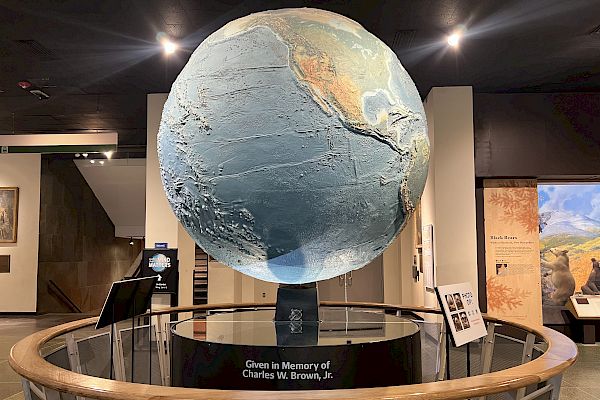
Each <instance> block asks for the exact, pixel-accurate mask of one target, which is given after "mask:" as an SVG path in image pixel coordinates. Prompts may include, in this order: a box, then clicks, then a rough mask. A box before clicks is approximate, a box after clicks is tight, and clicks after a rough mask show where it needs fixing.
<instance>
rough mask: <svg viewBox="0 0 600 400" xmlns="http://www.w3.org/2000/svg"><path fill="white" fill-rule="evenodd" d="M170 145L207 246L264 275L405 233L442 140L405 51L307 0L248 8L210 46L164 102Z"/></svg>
mask: <svg viewBox="0 0 600 400" xmlns="http://www.w3.org/2000/svg"><path fill="white" fill-rule="evenodd" d="M158 155H159V161H160V170H161V177H162V181H163V186H164V188H165V191H166V194H167V199H168V201H169V203H170V204H171V207H172V208H173V211H174V212H175V215H176V216H177V218H178V219H179V220H180V221H181V223H182V224H183V226H184V227H185V228H186V229H187V231H188V232H189V234H190V235H191V236H192V237H193V238H194V240H195V241H196V243H198V245H199V246H200V247H202V248H203V249H204V250H205V251H206V252H207V253H209V254H210V255H211V256H213V257H214V258H215V259H217V260H219V261H220V262H222V263H224V264H226V265H228V266H230V267H231V268H234V269H236V270H238V271H240V272H242V273H245V274H247V275H250V276H253V277H255V278H259V279H262V280H266V281H271V282H280V283H306V282H314V281H318V280H323V279H328V278H332V277H335V276H338V275H341V274H343V273H346V272H349V271H352V270H354V269H357V268H360V267H362V266H364V265H366V264H368V263H369V262H370V261H371V260H373V259H374V258H375V257H377V256H378V255H379V254H381V253H382V252H383V251H384V249H385V248H386V247H387V246H388V245H389V244H390V243H391V242H392V241H393V240H394V238H395V237H396V236H397V235H398V233H399V232H400V231H401V229H402V228H403V227H404V225H405V224H406V221H407V220H408V218H409V217H410V214H411V213H412V211H413V210H414V207H415V205H416V204H417V203H418V201H419V198H420V196H421V194H422V192H423V188H424V185H425V180H426V177H427V170H428V162H429V142H428V139H427V124H426V121H425V112H424V110H423V106H422V103H421V98H420V96H419V93H418V92H417V89H416V88H415V85H414V83H413V82H412V80H411V79H410V76H409V75H408V73H407V72H406V70H405V69H404V68H403V67H402V65H401V64H400V62H399V61H398V58H397V57H396V55H395V54H394V52H392V51H391V50H390V49H389V48H388V47H387V46H386V45H385V44H384V43H383V42H382V41H380V40H379V39H378V38H377V37H375V36H373V35H372V34H371V33H369V32H367V31H366V30H365V29H364V28H363V27H361V26H360V25H359V24H358V23H356V22H354V21H352V20H350V19H348V18H346V17H343V16H341V15H338V14H335V13H332V12H328V11H323V10H317V9H308V8H302V9H282V10H276V11H266V12H261V13H257V14H251V15H248V16H246V17H243V18H240V19H237V20H235V21H232V22H230V23H228V24H227V25H225V26H224V27H222V28H221V29H219V30H218V31H216V32H215V33H213V34H212V35H210V36H209V37H208V38H207V39H206V40H205V41H203V42H202V43H201V44H200V46H198V48H197V49H196V51H195V52H194V53H193V54H192V56H191V58H190V60H189V61H188V63H187V65H186V66H185V67H184V68H183V70H182V71H181V73H180V74H179V76H178V77H177V79H176V80H175V82H174V83H173V86H172V88H171V92H170V93H169V97H168V100H167V102H166V104H165V106H164V110H163V114H162V120H161V124H160V129H159V136H158Z"/></svg>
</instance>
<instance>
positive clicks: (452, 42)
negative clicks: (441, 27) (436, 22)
mask: <svg viewBox="0 0 600 400" xmlns="http://www.w3.org/2000/svg"><path fill="white" fill-rule="evenodd" d="M460 38H461V34H460V33H458V32H454V33H453V34H451V35H449V36H448V45H449V46H451V47H458V44H459V43H460Z"/></svg>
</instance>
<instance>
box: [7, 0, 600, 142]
mask: <svg viewBox="0 0 600 400" xmlns="http://www.w3.org/2000/svg"><path fill="white" fill-rule="evenodd" d="M299 6H310V7H317V8H324V9H328V10H332V11H335V12H338V13H341V14H344V15H346V16H348V17H350V18H352V19H354V20H356V21H358V22H359V23H361V24H362V25H363V26H364V27H365V28H366V29H368V30H369V31H371V32H372V33H374V34H375V35H377V36H378V37H380V38H381V39H382V40H383V41H384V42H386V43H387V44H388V45H389V46H390V47H391V48H392V49H393V50H394V51H395V52H396V53H397V54H398V57H399V58H400V61H401V62H402V63H403V64H404V66H405V67H406V69H407V70H408V72H409V73H410V74H411V76H412V77H413V79H414V81H415V83H416V84H417V87H418V88H419V91H420V92H421V95H422V96H425V95H426V94H427V93H428V91H429V90H430V88H431V87H432V86H450V85H472V86H473V87H474V90H475V91H476V92H519V91H525V92H533V91H544V92H569V91H571V92H572V91H599V90H600V74H599V72H600V26H599V25H600V0H585V1H584V0H568V1H564V0H544V1H541V0H523V1H512V0H387V1H386V0H363V1H342V0H332V1H325V0H321V1H317V0H315V1H237V0H221V1H211V0H196V1H194V0H138V1H135V0H132V1H118V0H60V1H58V0H56V1H48V0H46V1H41V0H15V1H12V0H0V133H9V132H15V133H20V132H51V131H61V132H64V131H90V130H92V131H93V130H98V131H102V130H117V131H118V132H119V136H120V139H119V142H120V145H122V146H124V147H126V146H127V145H143V144H144V143H145V141H146V94H147V93H156V92H167V91H168V90H169V88H170V85H171V83H172V82H173V80H174V79H175V77H176V75H177V73H178V72H179V71H180V69H181V68H182V67H183V65H184V64H185V62H186V60H187V58H188V57H189V54H190V52H191V51H192V50H193V49H194V48H195V47H196V46H197V45H198V44H199V43H200V42H201V41H202V40H203V39H204V38H205V37H206V36H207V35H208V34H210V33H211V32H213V31H214V30H216V29H218V28H219V27H221V26H222V25H223V24H225V23H226V22H228V21H230V20H232V19H235V18H238V17H241V16H243V15H246V14H248V13H251V12H256V11H260V10H266V9H274V8H282V7H299ZM459 24H464V25H465V26H466V27H467V36H466V37H465V39H464V41H463V43H462V45H461V47H460V50H459V51H454V50H452V49H449V48H447V46H446V45H445V43H444V38H445V35H447V34H448V33H449V32H450V31H451V30H452V29H453V28H455V27H456V26H458V25H459ZM158 32H166V33H167V34H168V35H170V36H171V37H173V38H174V39H176V40H177V41H179V42H180V44H181V45H182V46H183V47H184V49H183V50H181V51H178V52H177V53H176V54H174V55H172V56H170V57H168V58H167V57H165V56H164V55H163V54H162V53H161V49H160V47H159V46H158V44H157V42H156V35H157V33H158ZM20 80H29V81H30V82H31V83H33V84H34V85H37V86H39V87H41V88H42V89H43V90H44V91H46V92H47V93H48V94H50V95H51V98H50V99H49V100H38V99H37V98H36V97H35V96H32V95H31V94H30V93H27V92H26V91H24V90H22V89H20V88H19V87H18V86H17V82H18V81H20Z"/></svg>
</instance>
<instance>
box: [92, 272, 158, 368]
mask: <svg viewBox="0 0 600 400" xmlns="http://www.w3.org/2000/svg"><path fill="white" fill-rule="evenodd" d="M157 279H158V278H157V277H156V276H153V277H148V278H136V279H128V280H123V281H116V282H113V284H112V286H111V287H110V291H109V293H108V296H107V297H106V300H105V302H104V306H103V307H102V311H101V312H100V317H99V318H98V321H97V322H96V329H100V328H104V327H106V326H110V366H111V368H110V377H111V378H114V348H115V345H116V343H115V338H116V323H117V322H120V321H124V320H126V319H129V318H131V321H132V322H131V323H132V330H131V332H132V334H131V341H132V343H131V346H132V347H131V357H132V358H131V371H132V374H131V376H132V379H133V371H134V359H135V356H134V341H135V340H134V337H135V335H134V333H135V319H134V317H135V316H138V315H142V314H145V313H146V312H147V311H148V310H149V309H151V299H152V292H153V291H154V286H155V284H156V281H157ZM150 326H152V324H150Z"/></svg>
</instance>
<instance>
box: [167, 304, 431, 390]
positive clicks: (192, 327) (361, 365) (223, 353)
mask: <svg viewBox="0 0 600 400" xmlns="http://www.w3.org/2000/svg"><path fill="white" fill-rule="evenodd" d="M274 316H275V312H274V310H260V311H235V312H231V313H221V314H214V315H209V316H208V317H207V318H206V320H195V319H190V320H186V321H182V322H180V323H178V324H176V325H175V326H174V327H173V328H172V332H173V339H172V341H173V346H172V365H171V383H172V385H173V386H183V387H195V388H213V389H247V390H307V389H308V390H310V389H350V388H366V387H381V386H393V385H404V384H412V383H420V382H421V342H420V333H419V327H418V326H417V325H416V324H415V323H414V322H412V321H410V320H408V319H405V318H402V317H397V316H393V315H387V314H383V313H379V312H368V311H356V310H350V309H339V308H335V309H334V308H328V307H321V308H320V309H319V321H301V322H299V321H284V322H278V321H274ZM204 324H205V325H204ZM282 334H285V335H286V336H287V337H288V338H293V337H294V336H296V337H301V338H302V340H297V341H296V340H291V339H289V340H287V341H286V342H285V344H283V345H282V344H281V337H282ZM309 339H310V340H309Z"/></svg>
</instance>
